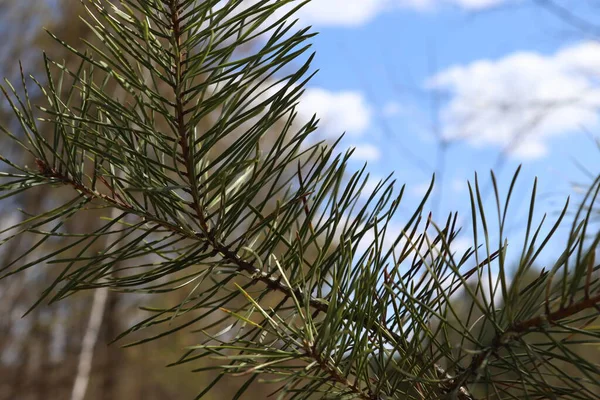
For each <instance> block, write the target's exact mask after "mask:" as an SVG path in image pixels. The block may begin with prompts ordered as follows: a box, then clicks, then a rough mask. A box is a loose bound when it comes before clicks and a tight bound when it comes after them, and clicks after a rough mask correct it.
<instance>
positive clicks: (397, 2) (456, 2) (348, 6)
mask: <svg viewBox="0 0 600 400" xmlns="http://www.w3.org/2000/svg"><path fill="white" fill-rule="evenodd" d="M510 1H513V0H312V1H311V2H310V3H308V4H307V5H306V6H304V7H303V8H302V9H300V11H299V12H298V16H299V17H300V19H301V20H302V22H304V23H309V24H312V25H319V26H349V27H353V26H360V25H364V24H366V23H369V22H370V21H372V20H373V19H374V18H375V17H377V16H378V15H380V14H383V13H384V12H386V11H393V10H402V9H405V10H416V11H433V10H435V9H437V8H440V7H442V6H455V7H460V8H462V9H465V10H481V9H485V8H489V7H494V6H498V5H500V4H504V3H508V2H510Z"/></svg>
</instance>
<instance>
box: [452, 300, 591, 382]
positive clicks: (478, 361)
mask: <svg viewBox="0 0 600 400" xmlns="http://www.w3.org/2000/svg"><path fill="white" fill-rule="evenodd" d="M599 303H600V293H598V294H597V295H595V296H593V297H586V298H584V299H583V300H581V301H580V302H578V303H575V304H572V305H570V306H568V307H565V308H560V309H558V310H556V311H554V312H550V313H548V312H546V313H544V314H542V315H538V316H536V317H533V318H530V319H527V320H525V321H521V322H517V323H515V324H513V325H512V326H510V327H509V328H508V329H506V330H505V331H504V332H503V333H501V334H497V335H496V336H495V337H494V339H493V340H492V344H491V345H490V346H489V347H488V348H487V349H485V350H484V351H482V352H481V353H479V354H478V355H477V356H475V357H473V359H472V360H471V363H470V364H469V367H467V369H466V370H465V371H464V373H463V375H462V376H461V377H460V379H456V380H455V383H454V386H455V387H458V386H464V385H465V384H466V382H467V381H468V379H469V378H470V377H471V376H472V375H476V374H477V373H478V371H479V369H480V368H481V366H482V365H483V364H484V362H485V361H486V359H487V358H488V357H489V356H490V355H492V354H494V355H497V354H498V351H499V350H500V349H502V348H503V347H507V346H509V345H510V343H512V342H514V341H515V340H516V339H518V338H519V337H521V336H522V335H524V334H526V333H528V332H531V331H533V330H535V329H539V328H542V327H544V326H548V325H553V324H556V323H558V322H559V321H560V320H562V319H565V318H568V317H571V316H573V315H575V314H577V313H579V312H581V311H584V310H587V309H588V308H592V307H597V305H598V304H599ZM453 390H455V389H453Z"/></svg>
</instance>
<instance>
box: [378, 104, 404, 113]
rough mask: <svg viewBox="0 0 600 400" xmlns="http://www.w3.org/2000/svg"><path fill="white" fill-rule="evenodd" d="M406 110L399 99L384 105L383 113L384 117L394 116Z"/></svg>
mask: <svg viewBox="0 0 600 400" xmlns="http://www.w3.org/2000/svg"><path fill="white" fill-rule="evenodd" d="M403 111H404V107H403V106H402V105H401V104H400V103H398V102H397V101H390V102H388V103H386V104H385V105H384V106H383V109H382V110H381V113H382V114H383V116H384V117H394V116H396V115H398V114H400V113H401V112H403Z"/></svg>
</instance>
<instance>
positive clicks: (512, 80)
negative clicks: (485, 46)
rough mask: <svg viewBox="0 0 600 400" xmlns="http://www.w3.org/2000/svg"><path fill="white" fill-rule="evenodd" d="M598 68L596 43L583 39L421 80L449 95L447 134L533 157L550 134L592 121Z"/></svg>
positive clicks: (599, 97)
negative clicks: (548, 51) (549, 51)
mask: <svg viewBox="0 0 600 400" xmlns="http://www.w3.org/2000/svg"><path fill="white" fill-rule="evenodd" d="M598 71H600V44H597V43H594V42H584V43H581V44H578V45H576V46H572V47H568V48H565V49H562V50H560V51H558V52H557V53H556V54H554V55H549V56H544V55H540V54H537V53H532V52H519V53H514V54H511V55H509V56H507V57H504V58H502V59H499V60H496V61H490V60H480V61H476V62H474V63H471V64H469V65H466V66H455V67H452V68H449V69H447V70H446V71H443V72H441V73H440V74H438V75H436V76H435V77H433V78H432V79H430V81H429V82H428V83H427V85H428V86H429V87H430V88H436V89H445V90H448V91H449V93H450V94H451V96H452V97H451V99H450V101H449V103H448V104H447V106H446V107H445V109H444V110H443V113H442V119H443V126H444V135H445V136H446V137H447V138H449V139H467V140H468V141H469V142H470V143H471V144H472V145H474V146H476V147H481V146H497V147H501V148H503V149H507V148H508V149H511V152H512V154H513V155H514V156H516V157H518V158H521V159H528V158H529V159H532V158H539V157H542V156H543V155H545V154H546V153H547V152H548V148H547V147H548V143H547V142H548V140H549V139H550V138H552V137H556V136H559V135H564V134H568V133H572V132H574V131H577V130H578V129H580V127H582V126H586V127H590V126H591V125H595V124H597V123H598V122H599V118H598V111H599V108H600V87H599V86H598V78H600V74H599V73H598Z"/></svg>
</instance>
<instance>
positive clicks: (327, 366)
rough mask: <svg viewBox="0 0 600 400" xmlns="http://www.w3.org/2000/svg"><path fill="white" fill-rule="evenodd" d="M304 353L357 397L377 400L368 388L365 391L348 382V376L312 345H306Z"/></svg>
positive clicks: (365, 399)
mask: <svg viewBox="0 0 600 400" xmlns="http://www.w3.org/2000/svg"><path fill="white" fill-rule="evenodd" d="M305 351H306V355H307V356H308V357H310V358H312V359H313V360H315V361H316V362H317V364H318V365H319V367H320V368H321V370H322V371H324V372H325V373H326V374H327V375H329V377H330V378H331V379H332V380H333V381H334V382H337V383H340V384H342V385H344V386H346V387H347V388H348V389H350V391H351V392H352V393H355V394H356V395H357V397H358V398H360V399H364V400H378V399H379V397H378V396H377V395H375V394H374V393H372V392H371V391H370V390H369V391H367V392H365V391H364V390H362V389H361V388H360V387H359V386H358V385H357V384H356V383H352V382H350V380H349V379H348V378H346V377H345V376H343V375H342V374H341V373H340V371H339V370H338V368H337V367H336V366H335V365H332V363H331V362H329V361H328V360H326V359H325V358H324V357H323V355H322V354H320V353H319V352H318V351H317V349H316V347H315V346H314V345H309V346H306V348H305Z"/></svg>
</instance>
